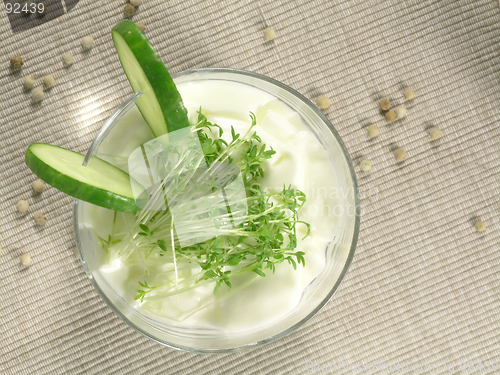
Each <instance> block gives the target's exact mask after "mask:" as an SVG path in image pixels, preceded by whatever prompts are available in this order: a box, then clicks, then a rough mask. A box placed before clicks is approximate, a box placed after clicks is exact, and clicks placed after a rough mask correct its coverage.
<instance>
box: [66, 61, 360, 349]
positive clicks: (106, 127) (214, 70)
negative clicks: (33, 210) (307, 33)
mask: <svg viewBox="0 0 500 375" xmlns="http://www.w3.org/2000/svg"><path fill="white" fill-rule="evenodd" d="M196 73H229V74H234V75H244V76H249V77H252V78H256V79H260V80H263V81H266V82H268V83H271V84H272V85H274V86H277V87H278V88H280V89H283V90H285V91H288V92H289V93H290V94H292V95H293V96H295V97H296V98H297V99H299V101H301V102H303V103H304V104H306V105H307V106H309V107H310V109H312V110H313V111H314V112H315V113H316V114H317V115H318V116H319V117H320V118H321V120H322V121H323V122H324V123H325V124H326V125H327V126H328V128H329V130H330V131H331V133H332V134H333V136H334V137H335V139H336V141H337V142H338V144H339V146H340V148H341V150H342V152H343V155H344V158H345V161H346V163H347V167H348V169H349V173H350V176H351V182H352V186H353V190H354V194H353V195H354V203H355V212H356V214H355V219H354V229H353V235H352V242H351V247H350V249H349V254H348V256H347V259H346V262H345V264H344V267H343V269H342V272H341V273H340V275H339V277H338V279H337V281H336V283H335V285H334V286H333V288H332V289H331V290H330V292H329V293H328V294H327V295H326V297H325V298H324V299H323V300H322V301H321V302H320V303H319V304H318V305H317V306H316V307H315V308H314V309H313V310H312V311H311V312H310V313H309V314H308V315H307V316H305V317H304V318H303V319H301V320H300V321H298V322H297V323H295V324H293V325H292V326H290V327H288V328H287V329H285V330H283V331H281V332H279V333H277V334H275V335H273V336H271V337H269V338H267V339H263V340H260V341H257V342H254V343H251V344H248V345H244V346H239V347H232V348H224V349H214V350H206V349H196V348H191V347H185V346H181V345H177V344H173V343H170V342H167V341H164V340H162V339H159V338H157V337H155V336H152V335H151V334H149V333H148V332H145V331H143V330H142V329H141V328H139V327H137V326H136V325H135V324H134V323H132V322H131V321H130V320H129V319H128V318H127V317H126V316H125V315H124V314H123V313H122V312H121V311H120V310H118V309H117V308H116V306H115V305H114V304H113V303H112V302H111V301H110V300H109V298H108V297H107V296H106V294H105V293H104V292H103V291H102V289H101V288H100V287H99V285H98V284H97V282H96V281H95V279H94V277H93V275H92V271H91V270H90V269H89V267H88V265H87V264H86V262H85V259H84V257H83V255H82V252H81V251H80V247H81V246H80V244H81V241H80V236H79V232H78V225H79V222H78V199H74V201H73V231H74V234H75V240H76V244H77V250H78V255H79V258H80V261H81V262H82V265H83V268H84V269H85V272H86V273H87V276H88V277H89V279H90V282H91V284H92V286H93V287H94V288H95V290H96V291H97V292H98V294H99V295H100V297H101V298H102V299H103V300H104V302H105V303H106V304H107V305H108V307H109V308H110V309H111V310H112V311H113V312H114V313H115V314H116V315H117V316H118V317H120V319H122V320H123V321H124V322H125V323H126V324H127V325H128V326H129V327H131V328H133V329H134V330H135V331H137V332H139V333H140V334H142V335H143V336H145V337H147V338H149V339H150V340H153V341H155V342H157V343H159V344H162V345H164V346H167V347H169V348H172V349H177V350H181V351H185V352H191V353H199V354H215V353H219V354H224V353H235V352H242V351H246V350H250V349H254V348H256V347H259V346H262V345H265V344H268V343H271V342H273V341H276V340H278V339H280V338H282V337H285V336H287V335H288V334H290V333H292V332H294V331H295V330H297V329H299V328H300V327H301V326H302V325H304V324H305V323H306V322H307V321H308V320H309V319H311V318H312V317H313V316H314V315H316V314H317V313H318V312H319V311H320V310H321V309H322V308H323V306H325V304H326V303H327V302H328V301H329V300H330V299H331V298H332V296H333V295H334V293H335V292H336V291H337V290H338V288H339V286H340V284H341V283H342V281H343V279H344V277H345V275H346V274H347V272H348V270H349V267H350V265H351V263H352V260H353V258H354V253H355V250H356V245H357V241H358V237H359V226H360V202H359V191H358V183H357V179H356V173H355V172H354V168H353V164H352V160H351V157H350V155H349V153H348V151H347V149H346V147H345V145H344V142H343V141H342V138H341V137H340V135H339V134H338V132H337V130H336V129H335V128H334V127H333V125H332V123H331V122H330V120H328V118H327V117H326V116H325V115H324V114H323V113H322V112H321V111H320V110H319V109H318V108H317V107H316V106H315V105H314V104H313V103H311V101H310V100H309V99H307V98H306V97H305V96H304V95H302V94H300V93H299V92H297V91H296V90H294V89H292V88H290V87H289V86H287V85H285V84H284V83H281V82H279V81H277V80H275V79H273V78H269V77H267V76H264V75H262V74H259V73H254V72H249V71H246V70H240V69H229V68H201V69H191V70H185V71H182V72H179V73H175V74H172V78H173V79H175V78H178V77H181V76H187V75H190V74H196ZM140 94H141V93H140V92H139V93H136V94H134V95H132V96H131V97H130V98H129V99H127V100H126V101H125V102H124V103H123V104H122V105H120V107H119V108H118V109H117V110H116V111H115V112H114V113H113V115H111V117H109V118H108V119H107V120H106V122H105V123H104V125H103V126H102V128H101V130H100V131H99V132H98V134H97V136H96V138H95V139H94V141H93V142H92V145H91V146H90V148H89V150H88V151H87V154H86V157H85V160H84V165H85V164H86V163H87V162H88V159H89V158H90V157H91V156H92V154H93V153H94V151H95V150H96V149H97V147H98V146H99V144H100V143H101V141H102V140H103V139H104V137H105V136H106V135H107V134H108V133H109V132H110V131H111V129H112V128H113V125H114V122H115V120H116V118H118V117H119V116H120V115H121V113H122V112H123V111H124V110H125V109H126V108H128V106H129V105H130V103H131V102H133V101H134V100H135V99H136V98H137V97H138V96H139V95H140Z"/></svg>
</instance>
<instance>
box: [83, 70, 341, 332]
mask: <svg viewBox="0 0 500 375" xmlns="http://www.w3.org/2000/svg"><path fill="white" fill-rule="evenodd" d="M177 87H178V89H179V92H180V94H181V96H182V98H183V100H184V104H185V105H186V108H187V109H188V112H189V115H190V122H191V123H195V122H196V119H197V114H196V111H197V110H198V109H199V108H200V107H201V108H202V111H203V113H204V114H205V115H206V116H207V117H208V119H209V121H211V122H215V123H217V124H218V125H220V126H221V127H222V128H223V129H224V135H229V134H230V127H231V125H233V126H234V128H235V130H236V132H239V133H240V134H244V133H245V132H246V131H247V129H248V127H249V125H250V117H249V113H250V112H253V113H254V114H255V115H256V117H257V125H258V126H257V127H256V128H254V129H255V130H256V131H257V133H258V135H259V136H260V137H261V138H262V142H263V143H265V144H266V145H267V146H268V147H269V146H270V147H272V148H273V149H274V150H275V151H276V154H275V155H274V156H273V158H272V159H270V160H268V161H267V162H266V163H265V165H264V170H265V177H264V178H263V179H262V180H261V185H262V187H263V188H269V189H272V190H275V191H278V190H281V189H282V188H283V185H286V186H288V185H289V184H291V185H292V186H293V187H295V188H297V189H300V190H302V191H303V192H304V193H305V194H306V197H307V202H306V205H305V206H304V207H303V209H302V210H301V212H300V219H301V220H303V221H306V222H308V223H310V224H311V233H310V235H309V236H308V237H307V238H306V239H304V240H302V236H300V234H305V233H306V232H305V226H300V227H299V226H298V227H297V229H298V231H299V237H300V238H299V239H298V246H297V248H296V251H303V252H305V253H306V255H305V259H306V266H305V267H302V266H301V265H299V266H298V267H297V270H294V269H293V267H292V266H290V265H289V264H288V263H281V264H279V265H277V267H276V273H275V274H274V275H273V274H269V273H268V276H267V277H265V278H263V277H259V276H253V275H241V276H240V277H239V279H238V280H235V282H233V289H232V291H231V292H230V293H229V294H227V296H226V297H225V298H223V299H221V300H218V299H217V300H216V299H214V295H213V286H208V287H207V286H204V287H200V288H196V289H194V290H191V291H188V292H186V293H182V294H180V295H177V296H175V297H170V298H168V299H165V300H164V302H163V306H162V308H163V309H162V310H159V309H157V310H155V311H153V313H155V314H156V315H159V316H161V318H159V319H166V320H167V321H169V322H170V323H172V324H175V325H182V326H190V327H205V328H217V329H223V330H226V331H233V332H236V331H245V330H251V329H253V328H255V327H259V326H263V325H266V324H269V323H271V322H273V321H275V320H278V319H280V318H282V317H284V316H285V315H286V314H287V313H289V312H291V311H292V310H293V309H294V307H295V306H296V305H297V303H298V302H299V300H300V298H301V296H302V293H303V291H304V289H305V288H306V287H307V286H308V285H309V284H310V283H311V281H312V280H313V279H314V278H315V277H316V276H317V275H318V274H319V273H320V272H321V271H322V269H323V268H324V265H325V251H326V248H327V246H328V244H329V243H330V242H331V241H332V240H333V239H334V237H335V230H336V226H337V220H338V217H337V216H336V215H335V214H334V211H333V207H335V205H337V204H338V199H337V197H336V196H335V194H330V193H329V192H330V191H332V190H331V189H332V188H335V187H336V186H337V178H336V175H335V170H334V167H333V164H332V162H331V161H330V160H329V157H328V153H327V152H326V150H325V149H324V147H323V146H322V144H321V143H320V141H319V140H318V139H317V138H316V136H315V135H314V133H313V132H312V131H311V130H310V129H309V128H308V127H307V126H306V125H305V124H304V123H303V121H302V119H301V118H300V116H299V115H298V114H297V112H295V111H294V110H292V109H291V108H290V107H288V106H287V105H286V104H284V103H283V102H281V101H279V100H278V99H277V98H275V97H274V96H272V95H270V94H268V93H266V92H263V91H261V90H259V89H257V88H254V87H251V86H248V85H244V84H240V83H235V82H229V81H219V80H207V81H193V82H188V83H181V84H179V85H178V86H177ZM131 116H132V117H131V118H133V116H134V114H132V115H131ZM135 116H137V113H135ZM139 120H142V119H139ZM138 122H141V121H138ZM142 124H143V122H142ZM141 126H142V127H144V124H143V125H141ZM139 132H140V135H139V136H137V144H134V142H133V138H130V137H129V138H126V139H128V142H129V144H128V145H127V146H126V147H123V145H121V147H119V149H120V152H121V154H122V156H123V155H124V153H125V154H126V153H127V152H128V153H130V151H132V150H133V149H134V148H135V147H137V146H139V145H140V143H141V142H144V141H145V140H147V137H148V131H147V129H142V130H141V129H139ZM131 139H132V141H131ZM115 147H116V146H115ZM114 153H115V150H113V147H111V146H109V147H106V145H105V144H104V145H103V146H102V147H101V150H100V154H108V155H110V154H114ZM109 159H110V161H113V160H114V161H116V159H113V158H109ZM89 206H90V205H89ZM111 220H112V212H111V211H108V210H105V209H102V208H99V207H92V208H91V210H90V216H89V219H88V221H89V225H90V226H92V227H93V228H94V229H95V230H96V231H97V232H98V233H102V234H103V235H104V234H106V228H107V226H109V224H108V223H110V222H111ZM118 225H123V223H122V224H120V223H118ZM98 261H99V262H100V264H101V267H100V272H101V274H102V275H103V277H104V278H105V279H106V280H107V282H108V283H109V284H110V286H111V287H112V288H113V289H114V290H115V291H116V292H117V293H119V294H121V295H122V296H123V297H124V298H125V299H127V301H129V303H130V304H131V305H133V306H136V308H138V309H144V308H148V305H147V302H146V304H145V305H144V306H141V304H140V303H138V302H137V301H134V297H135V296H136V294H137V289H138V288H137V285H138V284H137V282H138V281H140V280H142V276H143V270H141V269H140V268H139V267H129V266H124V265H123V264H122V263H121V262H120V261H119V260H115V261H113V262H111V263H110V264H108V263H107V258H106V257H105V256H103V254H102V252H101V254H99V257H98ZM184 272H189V271H184ZM214 301H215V302H214ZM149 307H150V306H149ZM193 309H199V311H197V312H196V313H194V314H192V315H190V316H188V313H189V311H192V310H193Z"/></svg>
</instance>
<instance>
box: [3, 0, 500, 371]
mask: <svg viewBox="0 0 500 375" xmlns="http://www.w3.org/2000/svg"><path fill="white" fill-rule="evenodd" d="M123 6H124V2H123V1H117V0H102V1H88V0H81V1H79V2H78V4H77V5H76V6H75V7H74V8H73V9H72V10H71V11H70V12H68V13H66V14H64V15H62V16H60V17H59V18H56V19H54V20H52V21H50V22H47V23H44V24H42V25H40V26H37V27H36V28H32V29H29V30H26V31H22V32H19V33H13V31H12V30H11V25H10V23H9V20H8V18H7V15H6V13H5V11H4V9H2V10H1V11H0V36H1V38H0V54H1V56H2V63H1V64H0V146H1V147H0V212H1V213H2V214H1V215H0V245H1V246H2V248H3V250H2V252H1V253H0V304H1V305H0V374H301V373H311V371H309V372H308V370H311V368H312V367H311V366H312V364H318V365H322V364H331V365H333V364H337V363H338V362H341V361H344V362H348V363H349V364H365V363H370V362H372V361H380V362H383V363H384V364H386V365H390V364H397V363H401V364H402V363H404V364H408V365H410V366H412V365H417V366H420V365H424V366H425V365H426V364H439V365H440V367H439V368H438V370H437V371H436V372H434V373H444V364H445V363H452V362H453V361H454V363H455V368H454V372H455V373H459V372H460V367H459V364H460V362H463V361H473V362H474V363H475V364H478V363H479V361H482V362H484V361H495V360H496V361H497V362H499V361H500V349H499V346H500V343H499V332H500V327H499V324H500V323H499V320H500V316H499V314H500V297H499V293H500V281H499V274H500V266H499V263H500V219H499V217H500V215H499V212H500V126H499V124H500V7H499V3H498V1H493V0H492V1H487V0H477V1H466V0H464V1H444V0H443V1H423V0H413V1H409V0H408V1H378V0H367V1H361V0H359V1H354V0H350V1H336V0H335V1H334V0H330V1H327V0H296V1H287V0H276V1H269V0H262V1H260V2H258V1H250V0H238V1H236V0H234V1H215V0H209V1H194V0H187V1H186V0H182V1H181V0H169V1H163V0H143V1H142V5H140V7H139V8H138V11H137V14H136V15H135V16H134V21H136V22H143V23H144V24H145V25H146V35H147V36H148V38H149V39H150V40H151V42H152V44H153V45H154V46H155V47H156V48H157V49H158V51H159V53H160V55H161V56H162V57H163V60H164V62H165V64H166V65H167V67H168V68H169V69H170V70H171V72H173V73H175V72H179V71H182V70H186V69H193V68H202V67H231V68H238V69H245V70H250V71H255V72H258V73H262V74H264V75H267V76H269V77H272V78H275V79H277V80H279V81H282V82H284V83H285V84H288V85H289V86H291V87H292V88H294V89H296V90H298V91H299V92H301V93H303V94H304V95H305V96H306V97H308V98H309V99H311V100H312V101H313V102H315V101H316V99H317V97H319V96H320V95H326V96H328V97H329V98H330V99H331V102H332V105H331V107H330V108H329V109H327V110H325V114H326V115H327V116H328V118H329V119H330V120H331V121H332V123H333V124H334V126H335V127H336V129H337V130H338V132H339V133H340V134H341V136H342V137H343V139H344V142H345V144H346V147H347V149H348V151H349V153H350V154H351V156H352V158H353V161H354V164H356V165H357V164H359V162H360V161H361V160H363V159H370V160H371V161H372V163H373V168H372V170H371V171H370V172H368V173H364V172H361V171H360V170H359V168H358V167H356V170H357V172H358V178H359V185H360V190H361V194H362V199H361V203H362V206H363V216H362V219H361V233H360V238H359V244H358V247H357V250H356V255H355V257H354V261H353V264H352V266H351V269H350V271H349V273H348V274H347V277H346V279H345V280H344V282H343V284H342V285H341V287H340V289H339V290H338V292H337V293H336V294H335V295H334V297H333V298H332V300H331V301H330V302H329V303H328V304H327V305H326V306H325V308H324V309H323V310H322V311H321V312H320V313H318V314H317V315H316V316H315V317H314V318H313V319H312V320H311V321H309V322H308V323H307V324H306V325H305V326H304V327H302V328H301V329H299V330H298V331H296V332H295V333H293V334H291V335H290V336H288V337H286V338H284V339H281V340H279V341H277V342H275V343H272V344H270V345H267V346H264V347H262V348H259V349H256V350H253V351H250V352H245V353H238V354H229V355H214V356H203V355H193V354H188V353H182V352H178V351H174V350H171V349H168V348H165V347H162V346H160V345H158V344H156V343H154V342H152V341H149V340H147V339H146V338H144V337H142V336H141V335H140V334H138V333H137V332H135V331H134V330H132V329H131V328H129V327H128V326H127V325H126V324H125V323H123V322H122V321H121V320H120V319H119V318H117V317H116V316H115V315H114V314H113V313H112V312H111V310H110V309H109V308H108V307H107V306H106V304H105V303H104V302H103V301H102V300H101V299H100V297H99V296H98V295H97V293H96V292H95V290H94V289H93V288H92V286H91V284H90V282H89V280H88V279H87V277H86V275H85V273H84V271H83V268H82V266H81V264H80V263H79V260H78V259H77V258H76V256H75V254H74V248H75V242H74V236H73V231H72V220H71V218H72V212H71V199H70V198H69V197H67V196H65V195H64V194H62V193H60V192H58V191H57V190H55V189H53V188H50V187H46V190H45V191H44V192H43V193H42V194H41V195H35V194H34V193H33V192H32V189H31V184H32V182H33V181H35V180H36V178H35V176H34V175H33V174H32V173H31V172H30V171H29V170H28V169H27V167H26V166H25V165H24V151H25V149H26V147H27V146H28V145H29V144H30V143H32V142H47V143H52V144H56V145H60V146H63V147H66V148H69V149H72V150H75V151H79V152H85V151H86V150H87V149H88V147H89V146H90V144H91V142H92V140H93V138H94V137H95V135H96V133H97V131H98V130H99V129H100V127H101V126H102V124H103V122H104V120H105V119H106V118H108V117H109V116H110V115H111V114H112V113H113V111H114V110H115V109H116V108H117V107H118V105H119V104H120V103H122V102H123V101H124V100H125V99H126V98H128V97H129V96H130V95H131V89H130V87H129V84H128V82H127V80H126V77H125V75H124V74H123V72H122V69H121V67H120V64H119V61H118V58H117V55H116V53H115V51H114V48H113V46H112V40H111V35H110V29H111V27H112V26H113V25H114V24H115V23H116V22H117V21H119V20H120V19H122V18H123ZM267 26H272V27H273V28H274V29H275V30H276V39H275V40H274V41H272V42H268V41H266V40H265V38H264V34H263V30H264V29H265V28H266V27H267ZM87 35H90V36H92V37H93V38H94V39H95V43H94V48H93V49H91V50H90V51H83V50H82V48H81V38H82V37H84V36H87ZM67 52H70V53H72V54H73V55H74V58H75V63H74V65H72V66H70V67H65V66H64V63H63V60H62V56H63V55H64V54H65V53H67ZM15 55H21V56H22V57H23V58H24V61H25V64H24V66H23V67H22V69H21V70H19V71H12V70H11V69H10V67H9V60H10V58H11V57H12V56H15ZM47 74H52V75H53V76H54V77H55V79H56V86H55V87H53V88H52V89H51V90H50V91H47V92H46V95H45V99H44V100H43V101H42V102H41V103H40V104H36V103H33V102H32V101H31V96H30V92H29V91H26V90H25V89H24V88H23V86H22V81H23V78H24V76H26V75H33V77H34V78H35V79H36V82H37V85H41V80H42V78H43V76H45V75H47ZM405 87H411V88H413V89H414V90H415V93H416V97H415V99H414V100H413V101H412V102H411V103H409V102H406V101H405V100H404V97H403V90H404V88H405ZM383 97H386V98H389V99H391V101H392V102H393V105H398V104H405V105H406V107H407V111H408V112H407V116H406V118H404V119H402V120H398V121H397V122H395V123H393V124H387V123H386V121H385V119H384V117H383V116H382V114H381V113H380V110H379V108H378V101H379V100H380V99H381V98H383ZM371 124H376V125H378V126H379V128H380V136H379V137H377V138H375V139H369V137H368V134H367V131H366V127H367V126H369V125H371ZM431 127H439V128H440V129H441V130H442V132H443V137H442V138H441V139H440V140H438V141H431V139H430V137H429V134H428V129H429V128H431ZM399 147H402V148H403V149H404V150H405V151H406V153H407V155H408V156H407V159H406V160H405V161H404V162H403V163H396V162H395V159H394V155H393V151H394V149H396V148H399ZM20 199H26V200H27V201H28V202H29V203H30V205H31V207H30V211H29V212H28V213H27V214H20V213H18V212H17V211H16V209H15V204H16V202H17V201H18V200H20ZM37 211H42V212H44V213H45V215H46V216H47V218H48V223H47V225H46V226H45V227H43V228H41V227H38V226H36V225H35V223H34V220H33V215H34V213H35V212H37ZM479 218H480V219H482V220H483V221H485V222H486V224H487V229H486V231H485V232H483V233H478V232H476V230H475V229H474V223H475V221H477V220H478V219H479ZM22 253H29V254H30V255H31V257H32V265H31V266H30V267H29V268H22V267H21V266H20V264H19V256H20V255H21V254H22ZM330 369H332V367H330ZM333 372H334V371H333V370H332V373H333ZM376 372H378V373H383V371H381V370H379V371H374V373H376ZM427 373H430V372H427ZM483 373H484V372H483Z"/></svg>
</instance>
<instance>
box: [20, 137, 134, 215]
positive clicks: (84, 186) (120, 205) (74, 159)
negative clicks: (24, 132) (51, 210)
mask: <svg viewBox="0 0 500 375" xmlns="http://www.w3.org/2000/svg"><path fill="white" fill-rule="evenodd" d="M84 159H85V156H84V155H82V154H79V153H77V152H73V151H70V150H66V149H65V148H62V147H58V146H52V145H48V144H44V143H33V144H32V145H30V146H29V147H28V149H27V150H26V155H25V162H26V165H27V166H28V167H29V168H30V169H31V170H32V171H33V173H34V174H36V175H37V176H38V177H39V178H40V179H42V180H43V181H45V182H46V183H48V184H49V185H51V186H53V187H55V188H56V189H58V190H60V191H62V192H63V193H66V194H68V195H71V196H72V197H75V198H78V199H81V200H83V201H86V202H89V203H93V204H95V205H97V206H101V207H105V208H109V209H111V210H115V211H121V212H135V211H138V210H139V207H138V206H137V205H136V203H135V199H134V194H133V192H132V187H131V183H137V182H135V181H134V180H131V178H130V177H129V175H128V174H127V173H125V172H123V171H122V170H120V169H118V168H117V167H115V166H114V165H112V164H109V163H108V162H105V161H104V160H102V159H99V158H97V157H93V158H91V159H90V160H89V162H88V164H87V166H85V167H84V166H83V165H82V163H83V160H84Z"/></svg>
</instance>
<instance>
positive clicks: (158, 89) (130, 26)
mask: <svg viewBox="0 0 500 375" xmlns="http://www.w3.org/2000/svg"><path fill="white" fill-rule="evenodd" d="M112 36H113V43H114V44H115V48H116V51H117V52H118V56H119V58H120V62H121V64H122V67H123V70H124V71H125V74H126V75H127V78H128V80H129V82H130V85H131V86H132V89H133V90H134V92H138V91H140V90H142V95H141V96H140V97H139V98H137V100H136V105H137V108H139V111H141V114H142V116H143V117H144V120H146V122H147V123H148V125H149V127H150V128H151V130H152V132H153V134H154V135H155V136H156V137H159V136H161V135H164V134H166V133H168V132H172V131H175V130H178V129H182V128H185V127H189V126H190V125H189V121H188V117H187V111H186V108H185V107H184V103H183V102H182V98H181V95H180V94H179V91H177V87H176V86H175V84H174V81H173V80H172V77H171V76H170V74H169V73H168V70H167V68H166V67H165V65H164V64H163V62H162V61H161V59H160V56H158V53H157V52H156V51H155V50H154V48H153V47H152V46H151V44H150V43H149V41H148V40H147V38H146V37H145V36H144V33H143V32H142V31H141V30H140V29H139V28H138V27H137V26H136V24H135V23H133V22H132V21H130V20H123V21H120V22H118V23H117V24H116V25H115V26H114V27H113V29H112Z"/></svg>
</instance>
